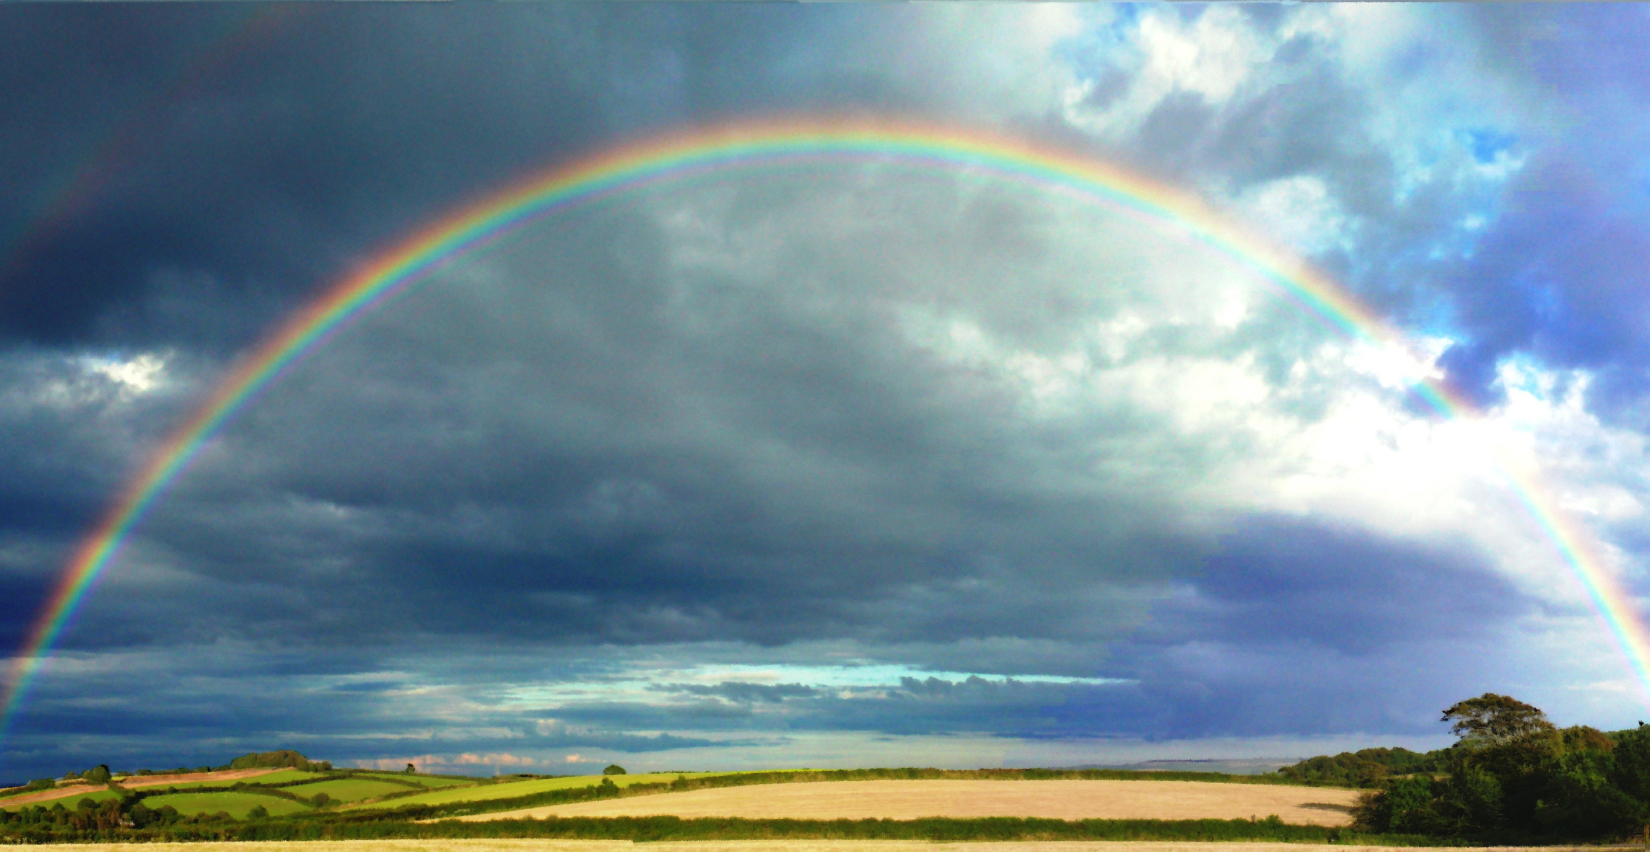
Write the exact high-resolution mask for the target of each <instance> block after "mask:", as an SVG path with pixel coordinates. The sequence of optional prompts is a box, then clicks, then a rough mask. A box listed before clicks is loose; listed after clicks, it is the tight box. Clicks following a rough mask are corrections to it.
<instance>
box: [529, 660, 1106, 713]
mask: <svg viewBox="0 0 1650 852" xmlns="http://www.w3.org/2000/svg"><path fill="white" fill-rule="evenodd" d="M930 678H932V679H934V680H940V681H946V682H950V683H964V682H968V681H970V680H971V679H978V680H980V681H985V682H987V683H994V684H1004V683H1008V682H1010V681H1012V682H1015V683H1027V684H1055V685H1061V686H1070V685H1086V686H1108V685H1126V684H1131V683H1135V682H1136V681H1134V680H1132V679H1128V678H1107V677H1074V676H1066V675H1043V674H1023V675H1022V674H1014V675H1004V674H998V673H979V672H960V671H940V670H933V669H924V668H919V667H914V666H907V665H900V664H897V663H865V664H861V665H854V664H845V665H824V666H820V665H798V664H778V665H760V664H711V665H702V666H691V667H684V668H680V669H648V670H636V671H632V672H631V673H630V676H628V677H624V676H619V677H613V678H611V679H608V680H605V681H601V682H592V681H584V680H579V681H569V682H564V683H537V684H533V685H530V686H528V685H523V686H520V687H517V688H515V689H512V690H509V692H508V698H507V703H510V704H516V705H524V706H525V705H533V706H543V705H545V704H557V703H562V702H571V701H590V700H608V701H612V700H619V699H622V698H629V699H632V700H643V701H648V702H654V703H663V702H664V701H666V700H667V699H666V695H667V693H662V692H661V691H660V690H659V689H658V687H659V686H663V685H671V684H689V685H696V686H717V685H721V684H726V683H740V684H752V685H757V686H779V685H786V686H789V685H800V686H804V687H809V688H812V689H818V690H822V691H825V692H840V691H856V690H860V691H864V690H883V689H898V688H900V686H901V684H902V682H903V681H905V680H906V679H913V680H917V681H927V680H929V679H930Z"/></svg>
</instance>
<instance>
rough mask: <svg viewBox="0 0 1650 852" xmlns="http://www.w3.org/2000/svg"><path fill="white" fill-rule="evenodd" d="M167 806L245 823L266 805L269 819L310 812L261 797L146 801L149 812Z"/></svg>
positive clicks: (238, 795) (173, 797)
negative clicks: (256, 808) (219, 814)
mask: <svg viewBox="0 0 1650 852" xmlns="http://www.w3.org/2000/svg"><path fill="white" fill-rule="evenodd" d="M328 795H331V794H330V793H329V794H328ZM167 805H171V806H172V807H173V808H176V809H177V812H178V813H180V814H183V815H184V816H194V815H195V814H198V813H207V814H215V813H217V812H218V811H224V812H226V813H228V814H229V815H230V816H232V817H234V818H236V819H246V813H247V811H250V810H252V808H253V807H254V806H257V805H263V806H264V810H267V811H269V815H270V816H284V815H286V814H293V813H298V812H299V811H307V810H309V808H307V807H305V806H303V805H300V804H298V803H297V802H294V801H292V800H291V799H282V798H278V797H276V796H265V795H261V794H258V793H236V792H228V793H169V794H167V795H164V796H150V797H148V798H146V799H144V800H143V806H144V807H146V808H149V809H150V810H160V809H161V808H164V807H166V806H167Z"/></svg>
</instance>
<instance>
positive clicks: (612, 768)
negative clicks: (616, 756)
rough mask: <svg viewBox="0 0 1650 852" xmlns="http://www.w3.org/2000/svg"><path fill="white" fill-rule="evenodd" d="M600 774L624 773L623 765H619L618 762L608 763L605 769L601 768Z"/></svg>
mask: <svg viewBox="0 0 1650 852" xmlns="http://www.w3.org/2000/svg"><path fill="white" fill-rule="evenodd" d="M602 774H603V775H623V774H625V771H624V767H623V766H620V765H619V764H617V763H614V764H611V765H609V766H608V767H607V768H606V769H603V770H602Z"/></svg>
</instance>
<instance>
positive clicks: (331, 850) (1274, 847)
mask: <svg viewBox="0 0 1650 852" xmlns="http://www.w3.org/2000/svg"><path fill="white" fill-rule="evenodd" d="M30 848H31V849H33V850H42V852H631V850H645V852H770V851H771V852H1345V850H1346V848H1347V847H1346V846H1326V845H1317V844H1307V843H1159V842H1153V841H1143V842H1136V841H1052V842H1008V843H931V842H929V841H926V840H683V841H666V842H662V843H653V842H649V843H646V844H635V843H631V842H630V841H628V840H312V841H307V842H245V843H76V844H46V845H42V846H32V847H30ZM1359 848H1360V849H1365V850H1369V852H1385V851H1386V850H1399V849H1406V848H1408V847H1400V846H1364V847H1359ZM1526 848H1528V847H1526ZM1582 848H1584V847H1557V846H1544V847H1539V849H1540V852H1580V850H1581V849H1582ZM1518 850H1519V847H1510V846H1489V847H1485V846H1478V847H1457V848H1454V849H1452V850H1451V852H1518ZM1428 852H1437V850H1428ZM1588 852H1598V849H1597V847H1593V848H1591V849H1590V850H1588Z"/></svg>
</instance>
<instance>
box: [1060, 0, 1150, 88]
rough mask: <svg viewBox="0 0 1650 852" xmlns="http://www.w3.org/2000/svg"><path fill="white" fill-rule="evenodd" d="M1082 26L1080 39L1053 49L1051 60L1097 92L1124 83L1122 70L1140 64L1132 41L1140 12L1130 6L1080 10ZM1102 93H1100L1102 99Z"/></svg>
mask: <svg viewBox="0 0 1650 852" xmlns="http://www.w3.org/2000/svg"><path fill="white" fill-rule="evenodd" d="M1084 8H1085V12H1086V14H1085V18H1086V19H1087V23H1088V26H1086V27H1085V28H1084V30H1083V32H1082V34H1081V35H1076V36H1072V37H1071V38H1068V39H1065V40H1064V41H1062V42H1061V43H1060V44H1057V45H1055V46H1054V48H1053V50H1052V54H1053V58H1054V59H1055V60H1056V61H1059V62H1062V63H1064V64H1065V65H1066V66H1067V67H1069V68H1071V69H1072V70H1073V72H1074V73H1075V74H1076V75H1077V77H1078V79H1080V80H1084V81H1087V82H1089V83H1091V84H1093V85H1095V86H1097V87H1099V88H1102V89H1104V88H1106V86H1107V84H1108V83H1110V84H1112V85H1116V84H1119V83H1127V82H1128V76H1129V75H1127V74H1126V73H1124V72H1125V70H1126V69H1130V68H1134V67H1136V66H1138V65H1139V64H1140V59H1141V57H1140V49H1139V45H1138V43H1137V42H1136V40H1135V37H1136V35H1137V30H1138V29H1139V27H1140V9H1139V7H1138V6H1135V5H1133V4H1122V5H1116V6H1110V5H1102V6H1095V7H1084ZM1103 95H1104V93H1102V97H1103Z"/></svg>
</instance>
